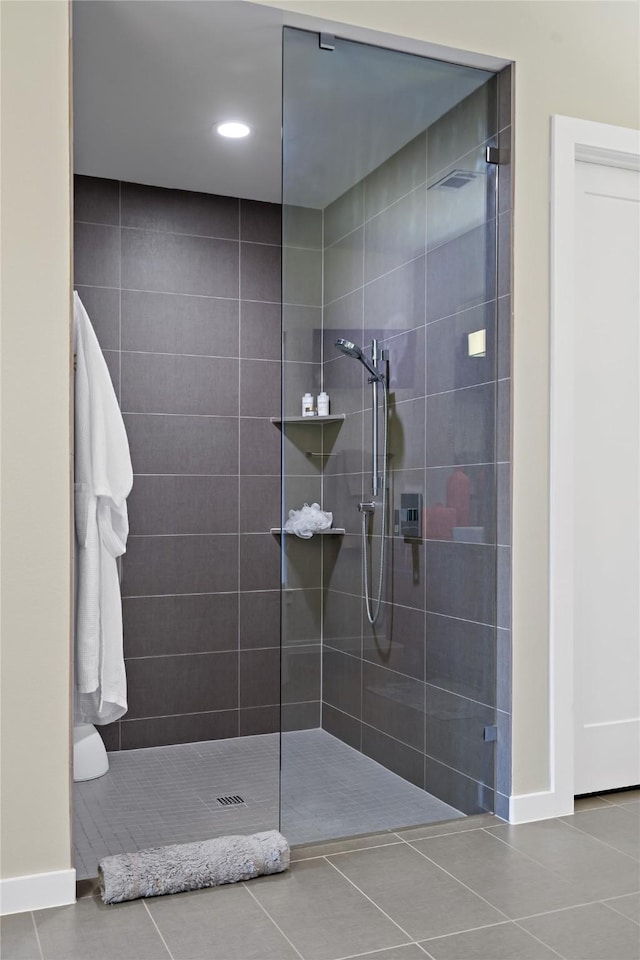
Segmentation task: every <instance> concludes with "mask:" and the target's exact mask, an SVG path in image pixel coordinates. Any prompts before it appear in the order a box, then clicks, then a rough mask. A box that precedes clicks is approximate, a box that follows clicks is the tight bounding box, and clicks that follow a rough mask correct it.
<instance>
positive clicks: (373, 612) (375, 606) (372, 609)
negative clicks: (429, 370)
mask: <svg viewBox="0 0 640 960" xmlns="http://www.w3.org/2000/svg"><path fill="white" fill-rule="evenodd" d="M382 400H383V410H384V440H383V444H382V533H381V537H380V572H379V575H378V596H377V597H376V598H375V600H373V598H372V597H370V596H369V573H368V570H369V559H368V550H367V514H366V513H365V512H363V513H362V574H363V580H364V596H365V603H366V610H367V619H368V621H369V623H370V624H371V626H373V625H374V624H375V622H376V620H377V619H378V616H379V614H380V607H381V605H382V584H383V581H384V544H385V526H386V518H387V440H388V436H389V393H388V387H387V381H386V378H385V379H384V380H383V381H382ZM375 415H376V416H377V415H378V411H377V409H376V411H375ZM376 454H377V450H376ZM376 469H377V465H376ZM371 576H372V578H373V567H372V569H371ZM371 588H372V590H373V583H372V584H371ZM372 601H373V603H372Z"/></svg>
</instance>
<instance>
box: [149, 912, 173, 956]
mask: <svg viewBox="0 0 640 960" xmlns="http://www.w3.org/2000/svg"><path fill="white" fill-rule="evenodd" d="M142 906H143V907H144V908H145V910H146V911H147V914H148V916H149V919H150V920H151V923H152V924H153V925H154V927H155V928H156V931H157V933H158V936H159V937H160V939H161V940H162V942H163V943H164V946H165V949H166V951H167V953H168V954H169V957H170V958H171V960H174V957H173V954H172V953H171V950H169V945H168V943H167V941H166V940H165V938H164V937H163V936H162V933H161V932H160V927H159V926H158V924H157V923H156V921H155V920H154V919H153V914H152V913H151V910H149V907H148V906H147V904H146V901H145V899H144V897H143V898H142Z"/></svg>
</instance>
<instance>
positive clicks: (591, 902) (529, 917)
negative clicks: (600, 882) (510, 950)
mask: <svg viewBox="0 0 640 960" xmlns="http://www.w3.org/2000/svg"><path fill="white" fill-rule="evenodd" d="M621 896H623V897H624V896H628V894H624V893H623V894H621ZM609 899H613V898H609ZM596 903H602V904H603V905H604V904H605V901H604V900H585V901H584V902H582V903H575V904H572V905H571V906H570V907H556V908H555V909H554V910H543V911H542V912H541V913H527V914H524V915H522V916H519V917H515V918H514V919H513V922H514V923H520V921H522V920H533V919H534V918H535V917H546V916H548V915H549V914H552V913H565V911H567V910H575V909H576V908H577V907H593V906H594V905H595V904H596ZM616 912H617V911H615V910H614V913H616ZM618 915H619V916H624V914H618ZM627 919H629V918H628V917H627ZM634 922H635V921H634Z"/></svg>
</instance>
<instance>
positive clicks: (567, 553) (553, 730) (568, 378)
mask: <svg viewBox="0 0 640 960" xmlns="http://www.w3.org/2000/svg"><path fill="white" fill-rule="evenodd" d="M578 161H582V162H587V163H598V164H603V165H606V166H612V167H618V168H621V169H626V170H639V171H640V131H638V130H632V129H630V128H627V127H616V126H611V125H609V124H605V123H595V122H592V121H589V120H580V119H577V118H575V117H564V116H560V115H555V116H553V117H552V119H551V209H550V213H551V262H550V300H551V302H550V319H551V327H550V396H549V402H550V423H549V431H550V449H549V645H550V648H549V663H550V673H549V731H550V743H549V748H550V749H549V758H550V759H549V765H550V769H549V790H548V791H547V792H545V793H541V794H537V795H536V796H537V801H536V802H535V803H534V804H533V807H535V808H537V810H532V811H531V812H532V813H533V812H537V816H536V817H534V816H530V817H525V818H524V819H538V818H540V819H542V818H545V817H556V816H563V815H567V814H571V813H573V798H574V774H573V763H574V669H575V662H574V623H573V608H572V602H567V599H568V598H572V597H573V572H574V555H573V521H574V513H573V497H572V493H573V489H574V485H575V479H576V478H575V476H574V469H573V454H574V450H573V425H574V406H573V404H574V386H575V378H574V360H573V342H574V336H575V333H576V330H575V315H574V268H575V264H574V254H575V202H574V197H575V177H576V163H577V162H578Z"/></svg>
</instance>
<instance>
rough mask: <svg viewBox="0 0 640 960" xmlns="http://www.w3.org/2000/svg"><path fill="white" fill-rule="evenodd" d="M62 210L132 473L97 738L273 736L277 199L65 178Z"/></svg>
mask: <svg viewBox="0 0 640 960" xmlns="http://www.w3.org/2000/svg"><path fill="white" fill-rule="evenodd" d="M75 220H76V224H75V241H76V258H75V282H76V286H77V289H78V291H79V293H80V296H81V298H82V300H83V302H84V304H85V306H86V307H87V310H88V312H89V315H90V317H91V319H92V321H93V324H94V326H95V329H96V333H97V335H98V339H99V341H100V343H101V346H102V347H103V349H104V351H105V357H106V359H107V363H108V365H109V369H110V370H111V373H112V376H113V379H114V384H115V386H116V392H117V394H118V397H119V400H120V403H121V407H122V410H123V415H124V420H125V424H126V428H127V432H128V436H129V442H130V446H131V456H132V460H133V466H134V472H135V479H134V486H133V491H132V493H131V496H130V498H129V504H128V506H129V520H130V538H129V544H128V549H127V553H126V555H125V556H124V558H123V563H122V595H123V612H124V644H125V657H126V667H127V676H128V687H129V710H128V713H127V714H126V715H125V716H124V718H123V719H122V720H121V721H119V722H118V723H116V724H113V725H111V726H108V727H104V728H103V729H102V731H101V732H102V734H103V736H104V739H105V741H106V742H107V744H108V747H109V749H132V748H135V747H148V746H155V745H165V744H171V743H181V742H187V741H195V740H204V739H215V738H223V737H234V736H238V735H245V734H252V733H265V732H272V731H275V730H278V729H279V728H280V707H279V704H280V683H279V671H280V653H279V643H280V590H279V586H280V583H279V579H280V578H279V559H280V558H279V552H278V542H277V540H276V539H275V538H274V537H272V536H271V535H270V534H269V533H268V530H269V527H271V526H277V525H278V524H279V522H280V492H279V491H280V434H279V432H278V430H277V429H276V428H275V427H274V426H273V424H271V422H270V420H269V418H270V417H272V416H277V415H278V413H279V410H280V379H281V377H280V369H281V336H280V283H281V237H280V232H281V208H280V206H279V205H277V204H265V203H258V202H254V201H245V200H238V199H237V198H233V197H221V196H212V195H206V194H197V193H189V192H186V191H180V190H165V189H161V188H158V187H151V186H147V185H144V184H132V183H118V182H116V181H111V180H100V179H97V178H92V177H76V181H75ZM318 640H319V633H318V634H317V635H315V634H310V635H309V637H308V643H307V645H306V646H303V647H301V648H300V651H295V653H296V656H292V658H291V662H290V663H289V665H288V667H289V682H288V684H287V685H286V699H287V709H288V711H289V712H288V714H287V717H286V724H287V725H288V728H289V729H295V728H297V727H298V726H300V727H304V726H309V725H312V726H317V725H318V723H319V701H320V692H319V687H318V685H317V684H315V683H313V682H310V681H309V676H310V673H309V670H310V669H311V667H312V665H313V664H314V662H315V661H317V662H318V663H319V659H320V652H319V647H318V645H317V644H318ZM318 676H319V672H318ZM298 688H299V691H300V692H299V693H298ZM299 701H304V702H303V703H302V705H300V703H299ZM314 710H315V716H313V712H314ZM305 711H306V713H305ZM312 721H313V722H312Z"/></svg>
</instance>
